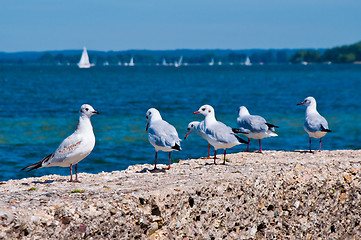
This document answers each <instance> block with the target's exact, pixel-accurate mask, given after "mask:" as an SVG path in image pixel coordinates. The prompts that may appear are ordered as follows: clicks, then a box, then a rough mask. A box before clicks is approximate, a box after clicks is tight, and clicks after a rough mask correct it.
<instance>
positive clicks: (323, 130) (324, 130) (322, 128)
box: [321, 125, 332, 132]
mask: <svg viewBox="0 0 361 240" xmlns="http://www.w3.org/2000/svg"><path fill="white" fill-rule="evenodd" d="M321 132H332V131H331V130H330V129H326V128H324V127H323V126H322V125H321Z"/></svg>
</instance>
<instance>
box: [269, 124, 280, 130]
mask: <svg viewBox="0 0 361 240" xmlns="http://www.w3.org/2000/svg"><path fill="white" fill-rule="evenodd" d="M266 125H267V127H268V129H269V130H271V131H276V130H275V128H279V127H278V126H276V125H273V124H271V123H266Z"/></svg>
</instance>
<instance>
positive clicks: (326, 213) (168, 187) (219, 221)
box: [0, 150, 361, 239]
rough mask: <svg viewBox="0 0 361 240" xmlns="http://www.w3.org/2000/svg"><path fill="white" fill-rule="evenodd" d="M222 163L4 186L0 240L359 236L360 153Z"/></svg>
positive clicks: (271, 154)
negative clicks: (74, 181)
mask: <svg viewBox="0 0 361 240" xmlns="http://www.w3.org/2000/svg"><path fill="white" fill-rule="evenodd" d="M219 157H221V155H219ZM227 158H228V160H227V163H226V165H213V164H212V163H213V160H212V159H189V160H181V161H179V162H178V163H174V164H172V168H171V169H170V170H167V171H165V170H159V171H150V170H149V169H152V167H153V166H152V165H148V164H146V165H135V166H130V167H129V168H128V169H127V170H124V171H115V172H110V173H105V172H103V173H99V174H87V173H81V174H79V179H80V181H81V183H70V182H68V178H69V177H68V176H59V175H48V176H43V177H39V178H24V179H20V180H9V181H6V182H1V183H0V224H1V228H0V239H251V238H256V239H318V238H320V239H325V238H327V239H357V238H359V236H361V230H360V223H361V218H360V216H361V185H360V183H361V178H360V176H361V166H360V162H361V150H338V151H322V152H321V153H318V152H315V153H307V152H303V151H295V152H283V151H265V152H264V153H263V154H259V153H237V154H229V155H227ZM220 162H221V161H220ZM159 167H160V168H165V165H159Z"/></svg>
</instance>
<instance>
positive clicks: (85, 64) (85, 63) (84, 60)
mask: <svg viewBox="0 0 361 240" xmlns="http://www.w3.org/2000/svg"><path fill="white" fill-rule="evenodd" d="M78 66H79V68H90V67H92V66H94V64H91V63H90V62H89V56H88V52H87V50H86V48H85V47H84V48H83V53H82V54H81V58H80V61H79V63H78Z"/></svg>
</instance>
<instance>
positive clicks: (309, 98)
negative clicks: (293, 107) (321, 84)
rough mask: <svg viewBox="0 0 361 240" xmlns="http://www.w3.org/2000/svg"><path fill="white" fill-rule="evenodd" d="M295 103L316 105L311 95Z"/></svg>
mask: <svg viewBox="0 0 361 240" xmlns="http://www.w3.org/2000/svg"><path fill="white" fill-rule="evenodd" d="M297 105H304V106H306V107H308V106H315V107H316V100H315V99H314V98H313V97H307V98H305V100H303V102H300V103H298V104H297Z"/></svg>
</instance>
